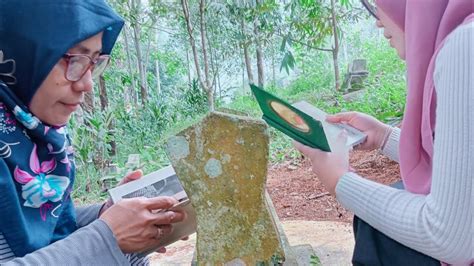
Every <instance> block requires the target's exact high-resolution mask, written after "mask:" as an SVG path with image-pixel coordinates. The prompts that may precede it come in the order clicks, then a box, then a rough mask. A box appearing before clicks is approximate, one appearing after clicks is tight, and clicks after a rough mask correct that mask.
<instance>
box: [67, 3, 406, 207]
mask: <svg viewBox="0 0 474 266" xmlns="http://www.w3.org/2000/svg"><path fill="white" fill-rule="evenodd" d="M109 3H110V4H111V5H112V6H113V7H114V8H115V9H116V10H117V11H118V12H119V13H120V15H122V16H123V17H124V19H125V20H126V24H125V26H124V29H123V31H122V34H121V36H120V37H119V40H118V41H117V44H116V47H115V49H114V51H113V54H112V58H113V60H112V62H111V64H110V65H109V67H108V69H107V71H106V72H105V73H104V74H103V75H102V76H100V77H99V78H98V80H96V82H95V83H96V84H95V89H94V90H93V92H92V93H90V94H88V95H87V96H86V101H85V102H84V104H83V105H82V109H81V110H82V111H81V112H79V113H78V114H76V115H75V116H74V117H73V119H72V120H71V124H70V127H71V135H72V138H73V143H74V145H75V154H76V165H77V179H76V184H75V186H76V188H75V190H74V191H75V192H74V193H75V194H74V197H75V199H76V200H77V201H79V202H82V203H84V202H85V203H87V202H97V201H98V200H99V199H101V198H105V197H106V196H107V193H106V191H107V189H108V188H110V187H112V186H114V185H115V184H116V183H117V181H118V180H120V179H121V178H122V177H123V176H124V175H125V174H126V173H127V172H128V171H130V170H132V169H136V168H140V169H142V170H143V171H144V173H145V174H146V173H149V172H151V171H153V170H157V169H159V168H161V167H163V166H165V165H168V164H169V161H168V159H167V157H166V155H165V153H164V149H163V143H164V141H165V140H166V138H167V136H169V135H170V134H172V133H173V132H177V130H179V129H181V128H183V127H185V126H186V125H189V124H191V123H192V122H193V121H196V120H197V119H199V118H200V117H202V116H203V115H205V114H206V113H207V112H208V111H209V110H220V109H234V110H237V111H241V112H244V113H246V114H247V115H249V116H252V117H255V118H259V117H261V112H260V110H259V108H258V105H257V102H256V101H255V99H254V98H253V96H252V95H251V93H250V89H249V83H255V84H258V85H260V86H262V87H264V88H265V89H266V90H268V91H270V92H271V93H274V94H275V95H277V96H279V97H281V98H283V99H285V100H287V101H289V102H295V101H298V100H305V101H308V102H310V103H312V104H314V105H316V106H318V107H319V108H321V109H323V110H326V111H327V112H328V113H336V112H340V111H350V110H355V111H361V112H365V113H368V114H370V115H373V116H375V117H377V118H378V119H380V120H382V121H384V122H388V123H396V122H397V121H400V119H401V116H402V115H403V110H404V100H405V84H406V83H405V67H404V64H403V61H401V60H400V59H399V58H398V56H397V55H396V52H395V51H394V50H393V49H392V48H391V47H390V46H389V45H388V42H387V40H385V39H384V38H383V33H382V32H381V30H379V29H377V28H376V27H375V20H374V18H372V17H369V15H368V13H367V11H366V10H365V9H364V8H363V6H362V5H361V4H360V2H359V1H358V0H109ZM355 59H364V60H366V62H367V70H368V72H369V74H368V77H367V78H366V79H365V80H364V82H363V83H362V84H359V86H354V87H355V88H351V89H348V86H347V83H348V82H347V72H348V68H349V66H350V64H351V62H353V60H355ZM355 90H357V91H355ZM354 95H355V96H354ZM270 133H271V145H270V160H271V163H272V164H279V163H284V162H286V161H289V160H295V159H298V158H299V156H300V155H299V154H298V153H297V152H296V151H295V150H294V149H293V147H292V145H291V141H290V140H289V139H288V138H287V137H286V136H284V135H283V134H281V133H280V132H278V131H275V130H273V129H270ZM137 158H139V160H137Z"/></svg>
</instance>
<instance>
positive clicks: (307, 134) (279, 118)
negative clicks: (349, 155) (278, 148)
mask: <svg viewBox="0 0 474 266" xmlns="http://www.w3.org/2000/svg"><path fill="white" fill-rule="evenodd" d="M250 88H251V89H252V92H253V94H254V95H255V98H256V99H257V101H258V104H259V105H260V109H262V112H263V116H262V118H263V120H265V121H266V122H267V123H268V124H269V125H270V126H272V127H274V128H276V129H278V130H279V131H281V132H283V133H284V134H286V135H287V136H289V137H291V138H292V139H294V140H296V141H298V142H300V143H302V144H305V145H307V146H310V147H312V148H318V149H320V150H323V151H327V152H330V151H331V149H330V148H329V143H328V140H327V138H326V134H325V133H324V129H323V126H322V124H321V122H319V121H317V120H315V119H314V118H312V117H311V116H309V115H308V114H306V113H304V112H302V111H300V110H298V109H297V108H295V107H293V106H291V105H290V104H288V103H287V102H285V101H283V100H281V99H279V98H277V97H276V96H274V95H272V94H271V93H268V92H266V91H265V90H263V89H261V88H259V87H257V86H255V85H253V84H250Z"/></svg>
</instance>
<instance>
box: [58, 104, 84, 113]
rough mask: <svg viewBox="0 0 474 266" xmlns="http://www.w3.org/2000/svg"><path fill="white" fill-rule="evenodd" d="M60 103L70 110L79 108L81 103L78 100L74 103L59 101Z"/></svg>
mask: <svg viewBox="0 0 474 266" xmlns="http://www.w3.org/2000/svg"><path fill="white" fill-rule="evenodd" d="M61 104H62V105H64V107H66V108H67V109H69V110H71V111H73V112H74V111H76V110H77V108H79V105H80V104H81V103H80V102H76V103H63V102H62V103H61Z"/></svg>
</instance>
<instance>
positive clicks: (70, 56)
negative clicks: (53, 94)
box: [62, 53, 110, 82]
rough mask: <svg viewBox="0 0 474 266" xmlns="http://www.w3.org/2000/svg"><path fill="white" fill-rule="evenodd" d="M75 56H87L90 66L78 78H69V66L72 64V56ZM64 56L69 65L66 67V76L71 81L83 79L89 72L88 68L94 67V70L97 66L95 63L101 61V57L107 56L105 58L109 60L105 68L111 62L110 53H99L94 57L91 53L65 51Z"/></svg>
mask: <svg viewBox="0 0 474 266" xmlns="http://www.w3.org/2000/svg"><path fill="white" fill-rule="evenodd" d="M75 56H80V57H86V58H88V59H89V66H88V67H86V68H85V70H84V72H83V73H82V74H81V75H80V76H79V77H78V78H77V79H70V78H68V72H69V66H70V61H71V58H73V57H75ZM62 58H63V59H64V60H65V61H66V63H67V67H66V71H65V72H64V77H65V78H66V79H67V80H68V81H71V82H76V81H79V80H81V79H82V77H84V75H85V74H86V73H87V71H88V70H90V69H91V68H92V72H93V71H94V68H95V65H96V64H97V63H98V62H99V58H105V60H107V62H106V65H105V66H104V70H105V68H107V66H108V64H109V62H110V55H107V54H101V55H99V56H98V57H97V58H95V59H94V58H92V56H90V55H87V54H70V53H65V54H63V56H62Z"/></svg>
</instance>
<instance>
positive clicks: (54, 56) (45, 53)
mask: <svg viewBox="0 0 474 266" xmlns="http://www.w3.org/2000/svg"><path fill="white" fill-rule="evenodd" d="M122 25H123V20H122V19H121V18H120V17H119V16H118V15H117V14H116V13H115V12H114V11H113V10H112V9H111V8H110V7H109V6H108V5H107V4H106V3H105V2H104V1H103V0H61V1H58V0H42V1H37V0H22V1H18V0H1V2H0V211H1V212H2V218H1V219H0V234H3V236H4V237H5V239H6V240H7V244H8V245H9V246H10V248H11V249H12V251H13V253H14V254H15V256H17V257H21V256H24V255H26V254H28V253H30V252H33V251H35V250H37V249H40V248H42V247H44V246H47V245H49V244H50V243H52V242H55V241H57V240H60V239H62V238H64V237H66V236H68V235H69V234H71V233H72V232H74V231H75V230H76V218H75V210H74V206H73V202H72V200H71V198H70V193H71V190H72V187H73V183H74V176H75V166H74V158H73V149H72V146H71V142H70V139H69V136H68V134H67V128H66V127H65V126H61V127H55V126H49V125H46V124H44V123H42V122H41V121H40V120H39V119H38V118H36V117H35V116H34V115H33V114H32V113H30V112H29V110H28V107H27V105H28V104H29V102H30V101H31V99H32V97H33V95H34V94H35V92H36V90H37V89H38V87H39V86H40V85H41V83H42V82H43V80H44V79H45V78H46V76H47V75H48V73H49V72H50V71H51V69H52V68H53V67H54V65H55V64H56V63H57V62H58V61H59V60H60V58H61V57H62V55H63V54H64V53H65V52H67V50H68V49H69V48H71V47H72V46H74V45H75V44H76V43H79V42H81V41H83V40H85V39H87V38H89V37H91V36H94V35H95V34H97V33H99V32H104V34H103V41H102V42H103V47H102V49H103V51H104V53H107V54H108V53H110V51H111V49H112V47H113V45H114V43H115V41H116V39H117V36H118V34H119V33H120V30H121V28H122Z"/></svg>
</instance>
